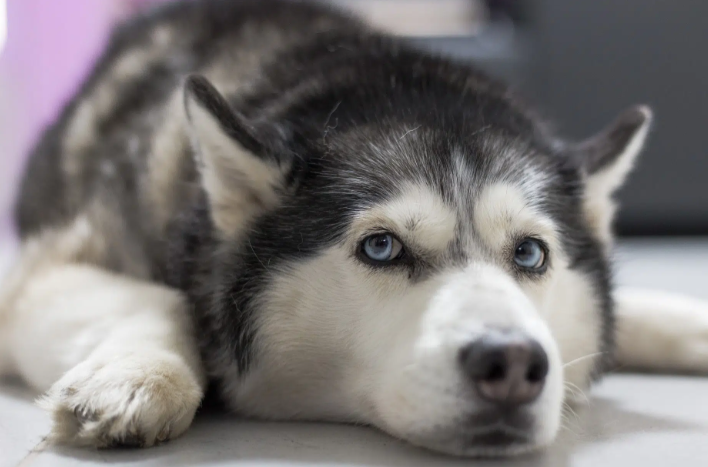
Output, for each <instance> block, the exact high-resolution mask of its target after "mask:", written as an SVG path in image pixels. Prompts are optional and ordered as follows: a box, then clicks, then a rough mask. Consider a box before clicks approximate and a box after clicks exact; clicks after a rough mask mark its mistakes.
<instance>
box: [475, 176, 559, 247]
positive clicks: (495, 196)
mask: <svg viewBox="0 0 708 467" xmlns="http://www.w3.org/2000/svg"><path fill="white" fill-rule="evenodd" d="M534 197H535V194H534V193H528V192H525V190H523V188H522V187H520V186H518V185H516V184H514V183H510V182H497V183H492V184H490V185H488V186H486V187H484V188H483V189H482V191H481V192H480V194H479V196H478V197H477V199H476V200H475V202H474V209H473V213H472V225H473V227H474V231H475V233H476V234H477V236H478V237H479V239H480V240H481V241H482V242H484V244H485V245H487V246H488V247H490V248H492V249H493V250H496V251H498V250H500V249H501V248H503V247H504V246H505V245H506V244H507V242H508V241H509V236H510V235H530V236H537V237H540V238H541V239H543V240H545V241H546V242H548V243H549V244H550V245H551V246H555V245H556V244H557V227H556V225H555V223H554V222H553V220H552V219H551V218H550V217H549V216H547V215H544V214H543V212H542V211H541V209H540V208H539V206H538V204H537V203H536V201H535V199H534Z"/></svg>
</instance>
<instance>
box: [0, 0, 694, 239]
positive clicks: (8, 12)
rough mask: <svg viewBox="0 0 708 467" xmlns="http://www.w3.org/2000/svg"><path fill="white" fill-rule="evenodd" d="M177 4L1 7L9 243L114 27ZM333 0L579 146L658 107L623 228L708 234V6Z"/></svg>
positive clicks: (593, 0) (118, 0)
mask: <svg viewBox="0 0 708 467" xmlns="http://www.w3.org/2000/svg"><path fill="white" fill-rule="evenodd" d="M164 1H169V0H0V214H1V216H0V232H1V234H0V235H1V236H0V241H2V240H4V239H6V238H10V237H9V236H10V234H11V232H12V224H11V219H10V216H9V210H10V208H11V205H12V202H13V198H14V194H15V190H16V187H17V183H18V179H19V176H20V173H21V170H22V167H23V164H24V162H25V158H26V155H27V153H28V151H29V149H30V148H31V146H32V144H33V142H34V141H35V139H36V138H37V136H38V134H39V133H40V132H41V130H42V128H44V127H45V125H47V124H48V123H50V122H51V121H52V120H53V119H54V118H55V117H56V116H57V113H58V112H59V110H60V108H61V106H62V105H63V103H64V102H65V101H66V100H67V99H68V98H69V97H70V96H71V95H72V93H73V92H74V91H75V90H76V88H77V86H78V85H79V83H80V82H81V80H82V78H83V77H84V76H85V75H86V74H87V72H88V70H89V69H90V66H91V64H92V62H93V61H94V60H95V59H96V57H97V55H98V54H99V53H100V51H101V50H102V48H103V46H104V45H105V42H106V40H107V38H108V34H109V32H110V29H111V26H112V25H113V24H114V23H115V22H116V21H120V20H122V19H123V18H125V17H126V16H128V15H130V14H132V13H133V12H135V11H137V10H140V9H143V8H149V7H150V6H151V5H153V4H156V3H161V2H164ZM192 1H200V0H192ZM233 1H239V0H233ZM261 1H263V2H267V1H268V0H261ZM331 1H332V3H338V4H342V5H343V6H345V7H347V8H350V9H353V10H355V11H358V12H359V13H360V14H361V15H363V16H365V17H367V18H369V19H370V21H372V22H374V23H375V24H377V25H378V26H380V27H383V28H386V29H388V30H390V31H391V32H393V33H395V34H398V35H401V36H405V37H408V38H410V40H412V41H414V42H416V43H418V44H420V45H421V46H422V47H428V48H430V49H431V50H435V51H438V52H442V53H446V54H450V55H453V56H455V57H458V58H461V59H469V60H474V61H475V62H476V63H478V64H479V65H480V66H481V67H483V68H485V69H486V70H487V71H488V72H490V73H491V74H493V75H496V76H499V77H501V78H503V79H505V80H507V81H508V82H510V83H512V84H513V86H515V87H517V88H519V90H520V91H521V92H522V93H523V94H524V95H525V96H526V97H527V98H528V99H529V100H530V101H531V102H532V103H534V104H535V106H536V107H537V108H539V109H540V110H541V112H542V113H543V114H544V115H545V116H547V117H549V118H551V119H552V120H553V121H555V122H556V123H558V127H559V129H560V130H561V131H562V133H564V134H565V135H567V136H569V137H573V138H578V139H579V138H583V137H586V136H589V135H590V134H592V133H594V132H595V131H597V130H599V129H600V128H601V127H602V126H603V125H605V124H607V123H609V122H610V120H612V118H613V117H614V116H615V115H616V114H617V113H619V112H620V111H621V110H622V109H624V108H625V107H627V106H630V105H632V104H635V103H647V104H649V105H651V106H652V107H653V108H654V110H655V112H656V125H655V130H654V132H653V134H652V136H651V139H650V142H649V147H648V149H647V151H646V152H645V153H644V156H643V159H642V161H641V164H640V165H639V167H638V169H637V170H636V172H635V173H634V176H633V177H632V179H631V181H630V183H629V184H628V185H627V187H626V188H625V189H624V190H623V192H622V193H621V196H620V198H621V200H622V204H623V209H622V211H621V216H620V219H619V222H618V230H619V232H620V233H621V234H622V235H633V236H636V235H641V236H647V235H700V234H708V186H707V185H706V177H707V176H708V53H706V51H705V47H706V45H708V1H705V0H676V1H667V0H621V1H617V0H572V1H571V0H331Z"/></svg>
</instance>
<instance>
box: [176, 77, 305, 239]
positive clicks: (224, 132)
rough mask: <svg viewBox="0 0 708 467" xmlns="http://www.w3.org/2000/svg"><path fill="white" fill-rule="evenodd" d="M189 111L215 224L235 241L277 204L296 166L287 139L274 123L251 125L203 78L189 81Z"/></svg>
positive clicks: (186, 89)
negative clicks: (246, 227) (252, 223)
mask: <svg viewBox="0 0 708 467" xmlns="http://www.w3.org/2000/svg"><path fill="white" fill-rule="evenodd" d="M184 108H185V113H186V117H187V122H188V124H187V127H188V128H189V132H190V137H191V139H192V142H193V145H194V149H195V152H196V154H197V158H198V159H197V165H198V166H199V170H200V174H201V183H202V186H203V188H204V190H205V191H206V194H207V196H208V199H209V204H210V208H211V216H212V220H213V221H214V224H215V226H216V227H217V229H218V230H219V232H220V233H221V234H222V235H224V236H227V237H230V236H233V235H235V234H236V233H237V232H238V231H239V230H240V229H242V228H243V227H244V225H245V224H246V223H247V222H248V221H249V220H250V219H251V218H253V217H254V216H255V215H257V214H258V213H259V212H262V211H264V210H266V209H268V208H270V207H272V206H273V205H275V204H276V203H277V202H278V197H279V192H280V190H281V189H282V187H283V184H284V182H285V178H286V174H287V173H288V171H289V169H290V167H291V164H292V157H289V156H288V154H289V153H288V151H287V149H286V148H287V139H288V138H287V135H286V134H285V132H284V131H283V129H282V128H280V127H278V126H277V125H275V124H271V123H266V122H258V123H256V122H252V121H249V120H248V119H247V118H246V117H244V116H243V115H242V114H240V113H239V112H237V111H236V110H234V109H233V108H232V107H231V105H230V104H229V103H228V101H227V100H226V99H225V98H224V97H223V96H222V95H221V94H220V93H219V91H217V90H216V88H215V87H214V86H213V85H212V84H211V83H210V82H209V81H208V80H207V79H206V78H204V77H203V76H197V75H193V76H190V77H188V78H187V80H186V81H185V86H184Z"/></svg>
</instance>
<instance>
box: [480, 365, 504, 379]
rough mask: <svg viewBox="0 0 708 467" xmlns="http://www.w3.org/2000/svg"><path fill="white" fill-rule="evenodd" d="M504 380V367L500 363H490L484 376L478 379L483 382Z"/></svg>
mask: <svg viewBox="0 0 708 467" xmlns="http://www.w3.org/2000/svg"><path fill="white" fill-rule="evenodd" d="M505 378H506V365H504V364H503V363H501V362H494V363H492V364H491V365H490V366H489V368H488V369H487V371H486V374H485V375H484V376H483V377H482V378H480V379H483V380H485V381H489V382H494V381H501V380H503V379H505Z"/></svg>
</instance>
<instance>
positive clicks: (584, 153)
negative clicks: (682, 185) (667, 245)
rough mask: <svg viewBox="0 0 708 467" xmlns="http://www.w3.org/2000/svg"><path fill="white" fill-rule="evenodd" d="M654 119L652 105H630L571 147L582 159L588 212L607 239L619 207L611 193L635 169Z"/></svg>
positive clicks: (594, 225) (602, 235)
mask: <svg viewBox="0 0 708 467" xmlns="http://www.w3.org/2000/svg"><path fill="white" fill-rule="evenodd" d="M651 121H652V112H651V109H649V107H646V106H637V107H633V108H630V109H628V110H626V111H625V112H623V113H622V114H621V115H620V116H619V117H617V118H616V119H615V121H614V122H613V123H612V124H610V125H609V126H608V127H607V128H605V129H604V130H603V131H601V132H600V133H599V134H597V135H595V136H593V137H592V138H589V139H588V140H586V141H583V142H582V143H580V144H577V145H575V146H574V147H573V148H572V154H573V157H576V158H578V159H579V163H580V165H581V167H582V170H583V171H584V173H585V175H586V187H585V209H586V214H587V216H588V218H589V220H590V223H591V225H592V226H593V228H595V229H596V232H597V234H598V235H599V236H600V238H601V239H603V240H605V241H607V242H609V241H610V239H611V224H612V220H613V218H614V214H615V209H616V206H615V204H614V202H613V200H612V195H613V194H614V193H615V191H617V189H618V188H620V187H621V186H622V184H623V183H624V181H625V179H626V178H627V175H628V174H629V172H630V171H631V170H632V167H633V166H634V162H635V160H636V158H637V156H638V155H639V153H640V152H641V150H642V147H643V146H644V142H645V140H646V138H647V134H648V133H649V128H650V127H651Z"/></svg>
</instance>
